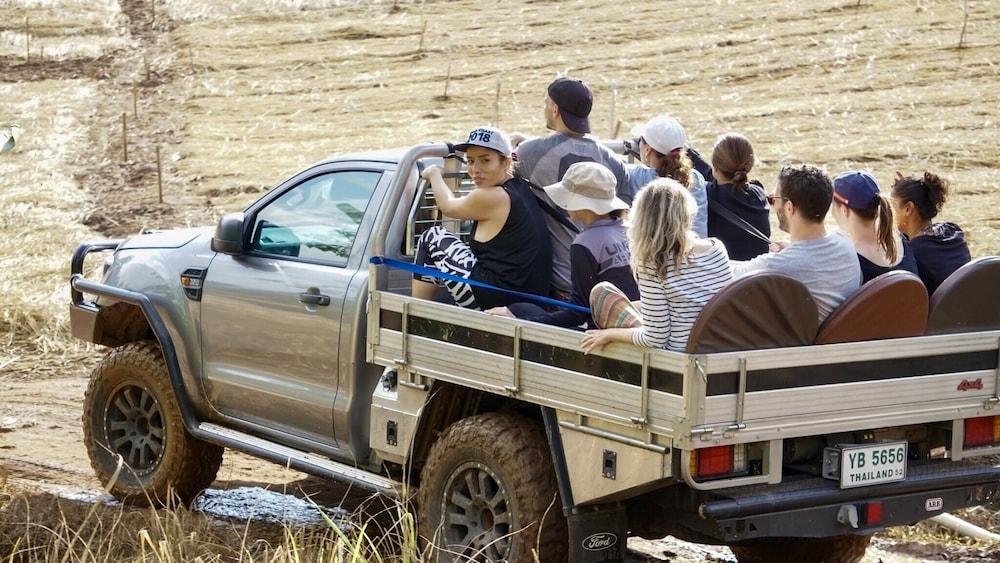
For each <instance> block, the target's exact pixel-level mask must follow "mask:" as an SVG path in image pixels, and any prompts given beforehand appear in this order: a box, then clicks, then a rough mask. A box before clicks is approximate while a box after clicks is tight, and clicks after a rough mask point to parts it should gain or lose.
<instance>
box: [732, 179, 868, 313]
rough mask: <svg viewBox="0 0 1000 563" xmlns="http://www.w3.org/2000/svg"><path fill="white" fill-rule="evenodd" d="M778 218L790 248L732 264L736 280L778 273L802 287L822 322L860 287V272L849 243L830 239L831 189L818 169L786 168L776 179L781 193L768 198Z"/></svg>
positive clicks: (835, 235) (841, 237)
mask: <svg viewBox="0 0 1000 563" xmlns="http://www.w3.org/2000/svg"><path fill="white" fill-rule="evenodd" d="M767 199H768V202H769V203H770V204H771V208H772V209H774V211H775V214H777V216H778V228H780V229H781V230H782V231H785V232H786V233H788V234H789V235H790V238H791V243H789V244H788V245H786V246H784V248H781V249H780V251H779V252H772V253H769V254H763V255H761V256H758V257H756V258H754V259H753V260H749V261H747V262H733V274H734V276H735V277H740V276H743V275H746V274H749V273H752V272H762V271H768V272H778V273H781V274H785V275H787V276H790V277H792V278H795V279H797V280H799V281H800V282H802V283H803V285H805V286H806V288H808V289H809V292H810V293H811V294H812V296H813V299H814V300H815V301H816V306H817V308H818V309H819V321H820V322H821V323H822V322H823V320H824V319H826V317H827V316H828V315H829V314H830V312H831V311H833V310H834V309H835V308H837V306H838V305H840V304H841V303H843V302H844V300H845V299H847V297H848V296H849V295H851V294H852V293H854V291H855V290H857V289H858V287H860V286H861V267H860V266H859V265H858V258H857V252H856V251H855V249H854V245H853V244H852V243H851V239H849V238H847V237H846V236H844V235H843V234H842V233H839V232H838V233H832V234H828V233H827V232H826V226H825V225H824V224H823V220H824V219H826V213H827V211H829V210H830V204H831V202H832V201H833V184H832V182H830V178H829V177H828V176H827V175H826V174H824V173H823V171H822V170H820V169H818V168H816V167H814V166H800V167H785V168H783V169H782V170H781V173H780V174H779V175H778V192H777V193H775V194H773V195H769V196H768V197H767Z"/></svg>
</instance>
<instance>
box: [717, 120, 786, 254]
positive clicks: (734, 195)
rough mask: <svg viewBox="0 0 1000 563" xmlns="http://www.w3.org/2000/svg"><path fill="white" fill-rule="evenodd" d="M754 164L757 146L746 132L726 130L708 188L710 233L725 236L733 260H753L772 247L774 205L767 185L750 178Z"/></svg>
mask: <svg viewBox="0 0 1000 563" xmlns="http://www.w3.org/2000/svg"><path fill="white" fill-rule="evenodd" d="M753 165H754V154H753V146H752V145H751V144H750V141H749V140H747V138H746V137H744V136H743V135H740V134H739V133H726V134H725V135H722V136H720V137H719V138H718V140H716V141H715V148H714V149H713V150H712V176H713V180H714V181H712V182H709V184H708V189H707V192H708V236H709V237H712V238H717V239H719V240H721V241H722V244H725V245H726V250H727V251H728V252H729V257H730V258H731V259H733V260H741V261H742V260H750V259H752V258H756V257H757V256H760V255H761V254H767V252H768V250H769V248H770V245H769V243H768V241H767V239H768V238H770V236H771V221H770V217H769V214H770V207H768V205H767V194H765V193H764V188H763V187H761V186H760V184H758V183H757V182H756V181H754V182H750V180H749V176H748V175H749V174H750V170H752V169H753ZM754 230H756V231H757V233H756V234H755V233H754ZM758 234H759V236H758Z"/></svg>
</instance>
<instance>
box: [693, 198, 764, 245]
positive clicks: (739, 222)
mask: <svg viewBox="0 0 1000 563" xmlns="http://www.w3.org/2000/svg"><path fill="white" fill-rule="evenodd" d="M708 211H709V213H715V214H716V215H718V216H720V217H722V218H723V219H725V220H727V221H729V222H730V223H732V224H733V225H736V226H737V227H739V228H740V229H742V230H743V231H744V232H746V233H747V234H748V235H750V236H752V237H754V238H756V239H758V240H761V241H764V242H766V243H767V244H771V239H769V238H768V237H767V235H765V234H764V233H762V232H760V230H759V229H757V227H754V226H753V225H751V224H750V223H748V222H747V221H746V219H744V218H743V217H740V216H739V215H737V214H736V213H733V211H732V210H731V209H729V208H728V207H726V206H725V205H723V204H722V203H720V202H718V201H712V202H709V205H708Z"/></svg>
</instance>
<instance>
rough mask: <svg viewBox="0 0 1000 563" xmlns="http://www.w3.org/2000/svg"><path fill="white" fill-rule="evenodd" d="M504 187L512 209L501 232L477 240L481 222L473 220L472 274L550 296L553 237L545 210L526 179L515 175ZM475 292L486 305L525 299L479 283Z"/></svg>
mask: <svg viewBox="0 0 1000 563" xmlns="http://www.w3.org/2000/svg"><path fill="white" fill-rule="evenodd" d="M500 187H502V188H503V189H504V191H505V192H507V196H508V197H510V213H508V214H507V222H505V223H504V225H503V227H502V228H501V229H500V232H498V233H497V234H496V235H495V236H494V237H493V238H492V239H490V240H489V241H487V242H479V241H477V240H476V229H478V228H479V222H478V221H476V222H474V223H473V225H472V233H471V236H470V237H469V248H471V249H472V252H473V254H475V255H476V258H477V262H476V265H475V266H474V267H473V268H472V275H471V276H470V277H471V278H472V279H474V280H478V281H482V282H486V283H488V284H491V285H495V286H497V287H503V288H506V289H513V290H515V291H523V292H525V293H533V294H535V295H541V296H543V297H548V295H549V284H550V281H551V278H552V241H551V239H550V238H549V230H548V227H547V226H546V223H545V217H544V216H543V215H542V213H543V211H542V209H541V208H540V207H539V206H538V201H537V200H536V199H535V196H534V195H533V194H532V193H531V186H529V185H528V182H526V181H525V180H524V179H522V178H518V177H514V178H511V179H510V180H507V181H506V182H504V183H503V184H502V185H501V186H500ZM472 293H473V295H475V296H476V301H477V303H478V304H479V306H480V307H481V308H482V309H488V308H490V307H500V306H506V305H510V304H511V303H516V302H518V301H524V299H518V298H517V297H515V296H513V295H506V294H503V293H499V292H496V291H491V290H488V289H485V288H481V287H475V286H473V288H472Z"/></svg>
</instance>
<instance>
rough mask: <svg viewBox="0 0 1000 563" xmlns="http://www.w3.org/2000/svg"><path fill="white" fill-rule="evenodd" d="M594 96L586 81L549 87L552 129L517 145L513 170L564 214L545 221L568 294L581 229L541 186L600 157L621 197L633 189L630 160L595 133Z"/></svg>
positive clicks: (556, 274)
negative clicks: (625, 160) (592, 117)
mask: <svg viewBox="0 0 1000 563" xmlns="http://www.w3.org/2000/svg"><path fill="white" fill-rule="evenodd" d="M593 104H594V96H593V93H592V92H591V91H590V88H589V87H588V86H587V85H586V84H584V82H583V81H582V80H578V79H576V78H568V77H566V78H557V79H555V80H554V81H553V82H552V83H551V84H549V87H548V95H547V96H546V97H545V126H546V127H548V128H549V129H551V130H552V131H553V133H552V134H551V135H549V136H548V137H542V138H538V139H529V140H527V141H524V142H522V143H521V144H520V145H518V146H517V150H516V151H515V161H514V173H515V174H516V175H518V176H520V177H522V178H525V179H526V180H528V181H529V182H531V184H532V190H533V191H534V192H535V195H536V196H537V197H538V198H539V199H541V200H542V202H544V203H546V204H548V207H549V208H550V209H548V210H546V211H549V212H550V213H551V212H554V213H555V214H556V215H558V216H559V218H557V217H555V216H553V215H552V214H550V213H546V214H545V221H546V223H547V226H548V228H549V233H550V234H551V235H552V287H553V289H555V290H556V292H557V293H559V294H562V296H563V297H565V298H566V299H568V298H569V295H570V292H571V291H572V289H573V283H572V281H571V280H570V267H569V249H570V245H572V244H573V237H574V236H576V233H578V232H580V228H579V225H575V228H574V223H573V222H572V221H570V219H569V217H568V216H567V215H566V213H565V212H564V211H562V210H561V209H559V208H558V206H555V205H553V204H552V200H551V199H549V196H548V195H546V193H545V191H544V190H542V189H541V186H549V185H552V184H555V183H557V182H559V181H561V180H562V177H563V175H564V174H566V170H568V169H569V167H570V166H571V165H573V164H576V163H577V162H597V163H600V164H603V165H604V166H606V167H607V168H608V169H609V170H611V172H612V173H613V174H614V175H615V180H616V187H615V191H616V192H617V195H618V197H620V198H621V199H622V200H624V201H625V203H628V204H629V205H631V204H632V197H631V194H628V193H626V192H627V190H628V174H627V173H626V171H625V165H624V164H623V163H622V161H621V160H619V159H618V157H617V156H615V154H614V153H613V152H611V151H610V150H609V149H607V148H606V147H605V146H604V145H602V144H600V143H598V142H597V141H596V140H594V139H593V138H591V137H588V136H586V134H587V133H590V120H589V115H590V110H591V108H592V107H593Z"/></svg>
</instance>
